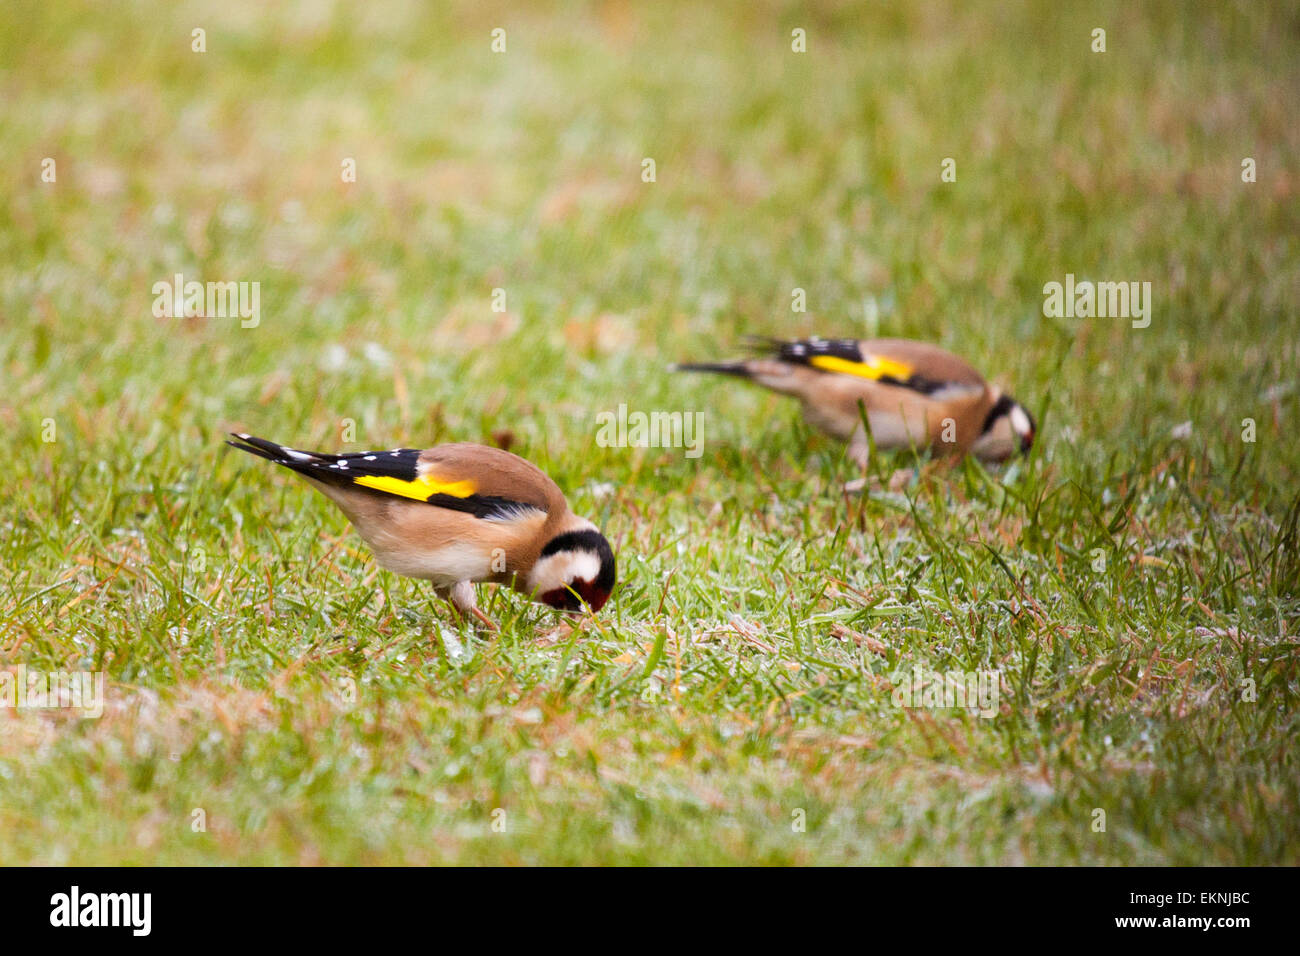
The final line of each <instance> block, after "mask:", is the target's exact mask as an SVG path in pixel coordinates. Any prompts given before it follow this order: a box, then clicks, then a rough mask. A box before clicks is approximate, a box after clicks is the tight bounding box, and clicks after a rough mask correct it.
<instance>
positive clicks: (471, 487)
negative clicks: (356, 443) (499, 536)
mask: <svg viewBox="0 0 1300 956" xmlns="http://www.w3.org/2000/svg"><path fill="white" fill-rule="evenodd" d="M352 481H353V483H354V484H358V485H361V487H363V488H374V489H375V490H376V491H384V492H387V493H388V494H390V495H401V496H402V497H403V498H414V499H415V500H416V501H428V500H429V499H430V498H432V497H433V496H434V495H451V496H452V497H453V498H468V497H469V496H470V495H472V494H474V492H475V491H476V490H477V488H478V486H477V485H475V484H474V482H472V481H469V480H464V481H439V480H438V479H437V478H431V477H429V476H428V475H422V476H421V477H419V478H416V479H415V480H414V481H406V480H404V479H402V478H394V477H392V476H391V475H358V476H357V477H356V478H353V479H352Z"/></svg>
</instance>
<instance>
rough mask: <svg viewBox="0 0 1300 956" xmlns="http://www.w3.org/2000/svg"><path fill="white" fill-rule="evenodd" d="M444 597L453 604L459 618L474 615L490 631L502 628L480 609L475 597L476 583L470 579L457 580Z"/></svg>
mask: <svg viewBox="0 0 1300 956" xmlns="http://www.w3.org/2000/svg"><path fill="white" fill-rule="evenodd" d="M443 597H445V598H447V601H448V603H449V604H451V606H452V610H454V611H455V612H456V618H457V620H464V618H465V617H468V616H473V617H475V618H477V619H478V622H479V623H480V624H482V625H483V626H484V627H486V628H487V629H488V630H490V631H496V632H500V630H501V629H500V628H499V627H497V626H496V624H494V623H493V621H492V619H491V618H490V617H488V616H487V615H486V614H484V613H483V612H482V611H480V610H479V607H478V602H477V600H476V599H475V597H474V585H473V583H472V582H470V581H457V582H456V583H455V584H453V585H452V586H451V587H450V588H448V589H446V593H445V594H443Z"/></svg>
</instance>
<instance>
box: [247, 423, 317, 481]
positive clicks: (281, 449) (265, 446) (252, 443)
mask: <svg viewBox="0 0 1300 956" xmlns="http://www.w3.org/2000/svg"><path fill="white" fill-rule="evenodd" d="M231 438H234V439H236V440H235V441H227V442H226V444H227V445H229V446H230V447H231V448H238V449H239V450H240V451H246V452H248V453H249V454H250V455H256V456H257V457H258V458H265V459H266V460H267V461H273V462H275V463H276V464H277V465H284V467H286V468H288V469H291V470H292V471H296V472H298V474H300V475H309V476H311V477H313V478H318V477H320V474H321V472H320V470H319V469H317V468H312V467H310V462H312V461H315V462H320V461H327V462H328V461H336V460H338V455H324V454H320V453H318V452H302V451H300V452H298V454H300V455H310V456H311V458H310V459H302V460H295V459H294V457H293V456H292V455H290V454H289V450H288V449H287V448H285V446H284V445H277V444H276V443H275V442H273V441H267V440H266V439H265V438H258V437H256V436H255V435H241V434H237V433H235V432H231ZM294 450H295V451H297V449H294Z"/></svg>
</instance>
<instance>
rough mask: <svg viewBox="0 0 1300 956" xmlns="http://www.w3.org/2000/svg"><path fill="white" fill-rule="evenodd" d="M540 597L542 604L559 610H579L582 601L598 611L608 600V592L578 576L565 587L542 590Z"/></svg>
mask: <svg viewBox="0 0 1300 956" xmlns="http://www.w3.org/2000/svg"><path fill="white" fill-rule="evenodd" d="M575 591H576V592H577V594H576V595H575V594H574V592H575ZM540 597H541V600H542V602H543V603H544V604H549V605H550V606H551V607H553V608H556V609H558V610H561V611H581V610H582V609H583V604H584V602H585V604H586V606H588V607H590V608H591V609H592V610H593V611H599V610H600V609H601V608H602V607H604V606H605V602H606V601H608V600H609V592H608V591H605V590H602V589H601V588H599V587H597V586H596V585H595V584H594V583H593V582H591V581H584V580H583V579H581V578H579V579H578V580H576V581H574V582H573V584H572V585H570V586H569V587H567V588H553V589H551V590H550V591H545V592H543V593H542V594H541V596H540Z"/></svg>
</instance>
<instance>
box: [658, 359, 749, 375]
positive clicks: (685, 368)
mask: <svg viewBox="0 0 1300 956" xmlns="http://www.w3.org/2000/svg"><path fill="white" fill-rule="evenodd" d="M672 369H673V371H674V372H713V373H716V374H718V375H735V376H737V377H738V378H750V377H751V374H750V371H749V366H748V363H746V362H682V363H679V364H677V365H674V366H673V367H672Z"/></svg>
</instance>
